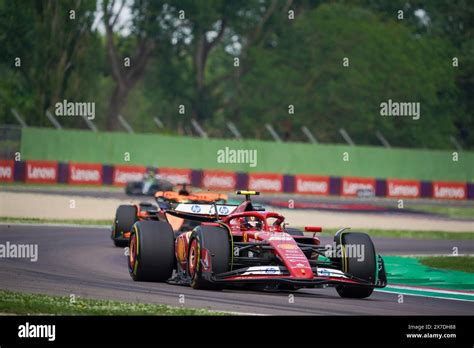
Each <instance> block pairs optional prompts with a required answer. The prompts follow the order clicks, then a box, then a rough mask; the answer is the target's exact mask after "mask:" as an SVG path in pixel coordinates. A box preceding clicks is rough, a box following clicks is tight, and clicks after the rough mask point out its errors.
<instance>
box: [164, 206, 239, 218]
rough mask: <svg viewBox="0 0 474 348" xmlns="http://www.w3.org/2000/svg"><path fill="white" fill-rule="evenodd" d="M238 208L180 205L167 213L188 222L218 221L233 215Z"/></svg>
mask: <svg viewBox="0 0 474 348" xmlns="http://www.w3.org/2000/svg"><path fill="white" fill-rule="evenodd" d="M237 207H238V206H237V205H228V204H194V203H180V204H178V205H177V206H176V207H175V208H174V209H170V210H168V211H167V212H166V213H167V214H170V215H173V216H177V217H180V218H182V219H186V220H196V221H216V217H217V216H219V217H222V216H227V215H229V214H232V212H233V211H234V210H235V209H237ZM216 208H217V214H216Z"/></svg>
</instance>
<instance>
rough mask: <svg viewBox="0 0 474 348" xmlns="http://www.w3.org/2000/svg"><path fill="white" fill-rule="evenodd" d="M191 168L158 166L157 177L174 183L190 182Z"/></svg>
mask: <svg viewBox="0 0 474 348" xmlns="http://www.w3.org/2000/svg"><path fill="white" fill-rule="evenodd" d="M191 173H192V170H191V169H182V168H158V174H157V178H159V179H164V180H167V181H169V182H171V183H172V184H173V185H179V184H190V183H191Z"/></svg>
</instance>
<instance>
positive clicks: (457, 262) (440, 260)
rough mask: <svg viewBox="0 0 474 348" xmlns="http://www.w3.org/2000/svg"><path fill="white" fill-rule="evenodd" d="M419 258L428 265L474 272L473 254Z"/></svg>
mask: <svg viewBox="0 0 474 348" xmlns="http://www.w3.org/2000/svg"><path fill="white" fill-rule="evenodd" d="M419 260H420V263H421V264H423V265H425V266H428V267H433V268H441V269H449V270H453V271H462V272H469V273H474V256H429V257H420V258H419Z"/></svg>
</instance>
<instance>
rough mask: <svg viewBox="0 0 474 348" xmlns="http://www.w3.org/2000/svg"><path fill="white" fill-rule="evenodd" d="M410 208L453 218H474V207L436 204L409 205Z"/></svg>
mask: <svg viewBox="0 0 474 348" xmlns="http://www.w3.org/2000/svg"><path fill="white" fill-rule="evenodd" d="M407 209H410V210H416V211H422V212H427V213H434V214H441V215H446V216H449V217H452V218H472V219H474V207H452V206H436V205H413V206H410V207H407Z"/></svg>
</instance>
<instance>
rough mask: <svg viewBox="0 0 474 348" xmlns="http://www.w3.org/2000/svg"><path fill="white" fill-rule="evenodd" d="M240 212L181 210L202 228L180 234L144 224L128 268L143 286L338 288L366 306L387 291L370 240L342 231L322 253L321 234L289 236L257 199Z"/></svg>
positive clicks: (163, 225)
mask: <svg viewBox="0 0 474 348" xmlns="http://www.w3.org/2000/svg"><path fill="white" fill-rule="evenodd" d="M237 193H238V194H245V195H246V199H245V201H244V202H242V203H241V204H240V205H238V206H231V205H217V204H179V205H178V206H177V207H176V208H175V209H173V210H170V211H169V212H168V214H170V215H172V216H176V217H179V218H183V219H189V220H194V221H198V222H199V224H198V225H197V226H196V227H195V228H194V229H193V230H192V231H189V232H182V233H179V232H175V231H173V228H172V227H171V225H170V223H169V222H167V221H166V220H165V219H160V220H158V221H150V220H148V221H139V222H137V223H135V224H134V225H133V228H132V231H131V236H130V253H129V258H128V268H129V273H130V276H131V277H132V279H134V280H136V281H156V282H168V283H174V284H183V285H190V286H192V287H193V288H195V289H222V288H223V287H234V286H240V287H246V288H260V289H273V290H278V289H282V290H296V289H300V288H316V287H327V286H333V287H335V288H336V290H337V292H338V293H339V295H340V296H342V297H352V298H365V297H368V296H370V295H371V293H372V291H373V289H374V288H381V287H385V286H386V283H387V281H386V275H385V269H384V263H383V259H382V258H381V257H380V256H378V255H377V254H376V252H375V248H374V245H373V243H372V241H371V239H370V237H369V236H368V235H367V234H364V233H359V232H349V231H347V229H342V230H340V231H338V232H337V233H336V235H335V237H334V243H333V244H332V245H328V246H321V245H320V241H319V239H318V238H316V237H315V232H320V231H321V228H319V227H306V228H305V230H306V231H307V232H314V233H313V235H310V236H307V235H306V234H304V233H303V232H302V231H299V230H295V229H287V228H286V224H284V220H285V218H284V217H283V216H282V215H280V214H278V213H275V212H267V211H264V210H263V209H255V207H254V206H253V205H252V202H251V200H250V195H252V194H258V193H256V192H253V191H239V192H237Z"/></svg>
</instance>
